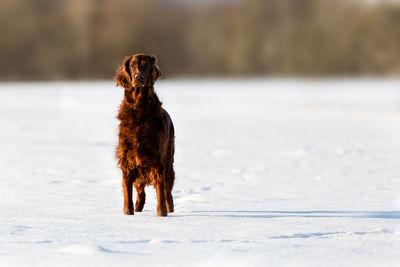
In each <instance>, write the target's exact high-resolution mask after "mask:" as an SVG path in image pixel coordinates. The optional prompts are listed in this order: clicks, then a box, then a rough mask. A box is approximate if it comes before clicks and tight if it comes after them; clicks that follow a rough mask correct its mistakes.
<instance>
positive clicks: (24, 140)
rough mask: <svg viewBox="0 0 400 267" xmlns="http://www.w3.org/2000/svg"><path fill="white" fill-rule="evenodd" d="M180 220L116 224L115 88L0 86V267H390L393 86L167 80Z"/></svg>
mask: <svg viewBox="0 0 400 267" xmlns="http://www.w3.org/2000/svg"><path fill="white" fill-rule="evenodd" d="M156 90H157V92H158V94H159V96H160V99H161V100H162V101H163V103H164V107H165V108H166V109H167V110H168V112H169V113H170V114H171V117H172V119H173V121H174V124H175V128H176V158H175V169H176V177H177V178H176V184H175V187H174V190H173V194H174V198H175V204H176V206H175V213H173V214H172V215H171V216H169V217H166V218H162V217H157V216H156V207H155V205H156V196H155V192H154V189H153V188H151V187H148V188H147V189H146V192H147V203H146V205H145V209H144V212H143V213H136V214H135V215H134V216H126V215H123V213H122V186H121V174H120V170H119V169H118V168H117V166H116V162H115V160H114V157H113V154H114V148H115V145H116V140H117V125H118V121H117V120H116V119H115V116H116V113H117V109H118V105H119V103H120V101H121V98H122V90H121V88H116V87H115V85H114V84H113V83H111V82H76V83H73V82H72V83H69V82H58V83H31V82H29V83H3V84H0V129H1V130H0V266H121V265H122V264H127V265H128V266H221V265H222V264H224V265H225V266H399V265H400V198H399V193H400V164H399V163H400V81H399V80H396V79H392V80H383V79H360V80H351V79H341V80H303V79H254V80H235V79H230V80H176V81H174V80H162V81H160V82H158V83H157V84H156Z"/></svg>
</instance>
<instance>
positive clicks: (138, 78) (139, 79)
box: [135, 74, 143, 81]
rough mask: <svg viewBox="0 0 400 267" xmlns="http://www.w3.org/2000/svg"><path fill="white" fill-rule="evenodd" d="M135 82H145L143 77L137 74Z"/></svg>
mask: <svg viewBox="0 0 400 267" xmlns="http://www.w3.org/2000/svg"><path fill="white" fill-rule="evenodd" d="M135 80H138V81H142V80H143V78H142V75H139V74H136V75H135Z"/></svg>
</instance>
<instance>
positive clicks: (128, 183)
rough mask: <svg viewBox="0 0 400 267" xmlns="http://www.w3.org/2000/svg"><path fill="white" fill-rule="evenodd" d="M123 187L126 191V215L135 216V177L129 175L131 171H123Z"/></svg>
mask: <svg viewBox="0 0 400 267" xmlns="http://www.w3.org/2000/svg"><path fill="white" fill-rule="evenodd" d="M122 187H123V191H124V213H125V214H126V215H133V202H132V187H133V177H132V175H130V174H129V170H122Z"/></svg>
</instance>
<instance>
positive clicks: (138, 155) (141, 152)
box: [117, 106, 165, 169]
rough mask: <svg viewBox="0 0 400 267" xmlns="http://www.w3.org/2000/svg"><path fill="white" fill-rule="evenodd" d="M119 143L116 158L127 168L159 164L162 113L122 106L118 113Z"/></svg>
mask: <svg viewBox="0 0 400 267" xmlns="http://www.w3.org/2000/svg"><path fill="white" fill-rule="evenodd" d="M118 119H119V120H120V126H119V144H118V148H117V158H118V159H119V161H120V164H126V165H127V167H128V169H134V168H151V167H154V166H159V164H160V161H161V160H162V159H161V158H160V153H159V151H160V148H161V147H160V146H162V145H163V144H161V143H160V141H161V140H162V139H164V138H161V136H162V135H163V134H165V129H164V125H163V123H162V114H161V113H160V112H155V111H154V110H153V109H151V107H150V108H148V109H141V110H135V109H132V108H129V107H126V106H125V107H124V106H122V107H121V109H120V113H119V114H118Z"/></svg>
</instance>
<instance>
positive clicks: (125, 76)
mask: <svg viewBox="0 0 400 267" xmlns="http://www.w3.org/2000/svg"><path fill="white" fill-rule="evenodd" d="M131 59H132V56H130V57H125V59H124V62H123V63H122V65H121V67H119V68H118V69H117V75H116V76H115V81H116V82H117V86H118V85H119V86H122V87H124V88H131V87H132V74H131V68H130V66H129V64H130V62H131Z"/></svg>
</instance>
